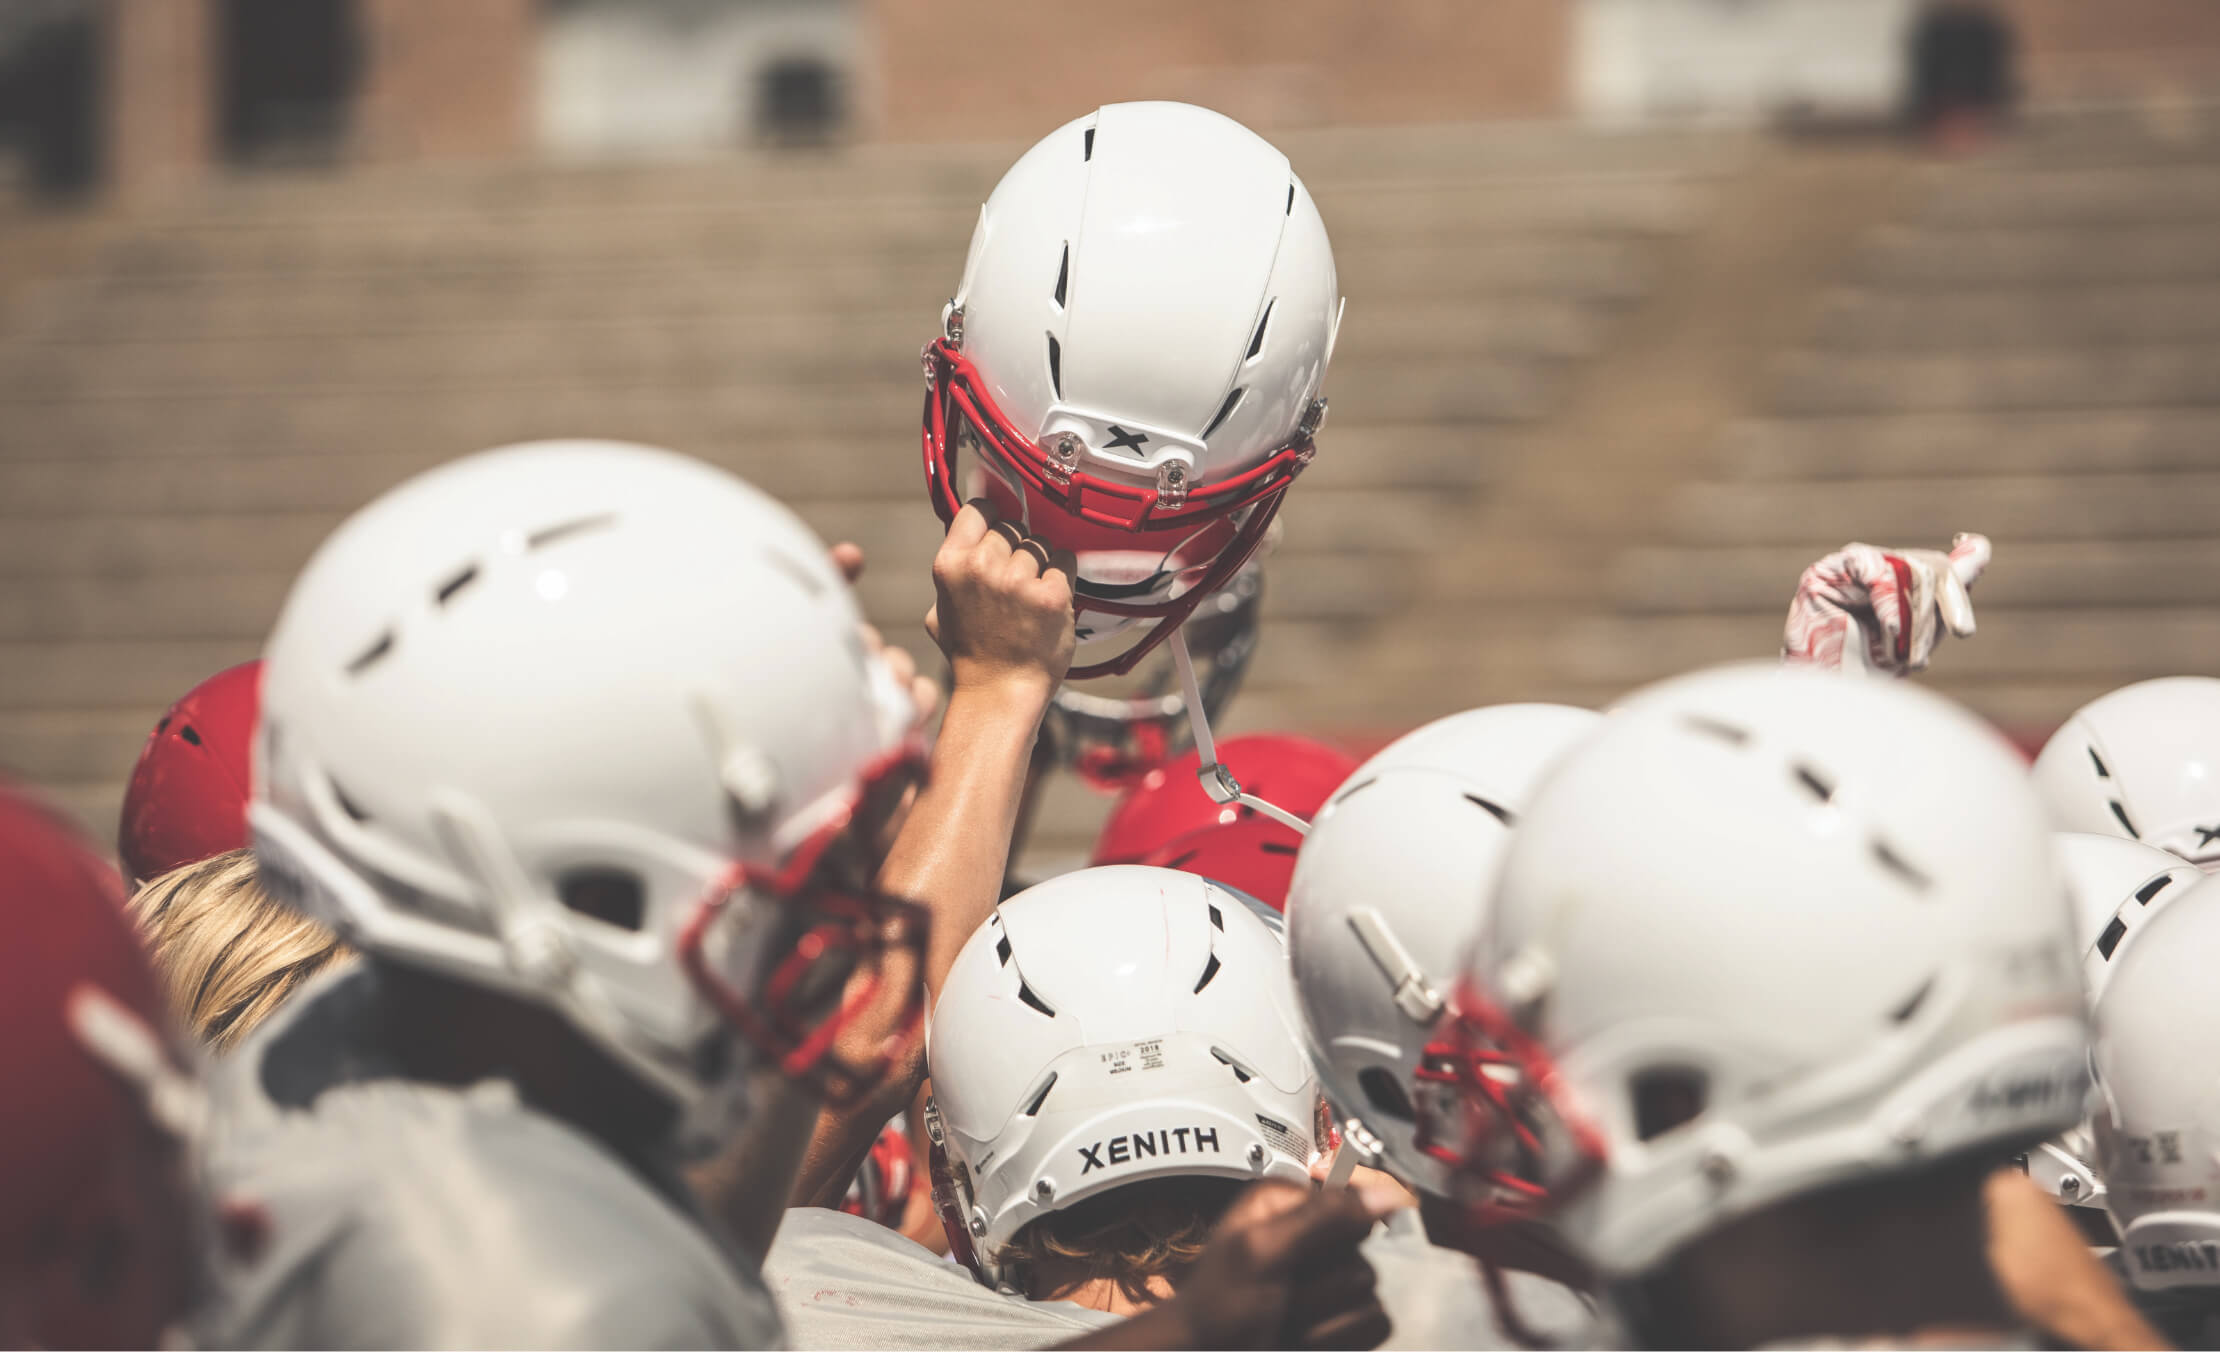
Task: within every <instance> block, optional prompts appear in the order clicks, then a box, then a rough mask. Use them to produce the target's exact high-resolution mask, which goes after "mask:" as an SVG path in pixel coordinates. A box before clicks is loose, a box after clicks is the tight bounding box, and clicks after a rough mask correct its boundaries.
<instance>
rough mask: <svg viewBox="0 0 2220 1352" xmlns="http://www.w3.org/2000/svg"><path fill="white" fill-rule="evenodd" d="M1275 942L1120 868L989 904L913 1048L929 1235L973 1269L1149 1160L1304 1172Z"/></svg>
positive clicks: (1245, 913)
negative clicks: (922, 1097) (938, 1232)
mask: <svg viewBox="0 0 2220 1352" xmlns="http://www.w3.org/2000/svg"><path fill="white" fill-rule="evenodd" d="M1295 1019H1296V1014H1295V993H1294V991H1293V989H1292V988H1291V986H1290V984H1289V982H1288V978H1287V958H1286V954H1285V952H1284V951H1283V950H1282V949H1281V947H1280V941H1279V939H1278V938H1277V937H1275V936H1274V935H1273V933H1272V932H1271V931H1270V930H1269V929H1267V928H1266V927H1265V925H1264V922H1263V921H1261V920H1259V919H1258V918H1257V917H1256V916H1255V915H1254V914H1253V913H1252V912H1251V910H1250V908H1249V907H1248V906H1246V905H1244V904H1243V903H1242V902H1241V901H1239V900H1238V899H1236V897H1235V896H1234V894H1232V893H1230V892H1227V891H1225V890H1224V889H1222V888H1220V887H1218V886H1216V885H1215V884H1213V883H1210V882H1208V881H1206V880H1204V879H1202V878H1198V877H1196V876H1195V875H1194V874H1191V873H1180V872H1177V871H1174V870H1172V869H1162V868H1148V867H1145V866H1142V865H1138V864H1119V865H1109V866H1105V867H1102V868H1090V869H1081V870H1079V871H1078V872H1076V873H1067V874H1064V875H1063V876H1061V877H1058V878H1052V879H1050V880H1049V881H1048V882H1045V883H1042V884H1040V885H1039V886H1037V887H1032V888H1028V889H1027V890H1026V891H1024V892H1021V893H1019V894H1018V895H1017V896H1014V897H1012V898H1010V899H1009V900H1008V901H1005V902H1003V903H1002V905H1001V907H1000V908H999V909H998V910H997V911H996V912H995V913H994V915H992V916H990V917H988V919H987V923H986V924H984V925H982V926H981V927H980V928H979V931H978V932H977V933H975V934H973V935H972V936H971V940H970V942H968V943H966V944H965V945H964V948H963V951H962V952H960V953H958V954H957V955H956V963H955V966H954V967H953V968H951V969H950V971H949V974H948V980H947V982H946V984H945V985H944V986H943V987H942V989H941V992H940V995H939V998H938V1000H937V1001H936V1002H935V1004H934V1007H933V1015H932V1022H931V1025H930V1027H929V1029H928V1033H927V1041H926V1046H927V1049H928V1053H929V1059H930V1063H931V1071H932V1079H933V1107H934V1111H933V1113H932V1116H931V1122H932V1126H933V1130H934V1131H935V1133H936V1134H937V1136H938V1144H939V1145H940V1147H941V1148H942V1150H943V1151H944V1152H945V1155H946V1157H947V1158H946V1170H945V1173H944V1174H943V1176H942V1177H940V1178H937V1179H936V1180H935V1187H936V1190H937V1195H938V1198H939V1200H940V1202H941V1214H942V1219H943V1221H944V1223H945V1224H946V1225H947V1226H948V1230H949V1242H950V1244H951V1246H952V1247H953V1248H954V1250H955V1252H957V1253H958V1254H959V1255H964V1256H967V1257H968V1258H969V1260H970V1261H971V1262H972V1265H973V1267H974V1269H975V1270H976V1271H978V1273H979V1274H980V1275H981V1276H982V1277H983V1278H985V1279H986V1280H988V1281H990V1282H992V1281H998V1280H999V1279H1000V1277H1001V1271H1002V1264H1001V1261H1000V1255H1001V1252H1002V1250H1003V1247H1004V1245H1006V1244H1007V1243H1008V1242H1009V1240H1010V1239H1011V1237H1012V1236H1014V1235H1016V1234H1017V1233H1018V1231H1020V1230H1022V1229H1024V1228H1025V1226H1026V1225H1027V1224H1028V1223H1029V1222H1031V1221H1032V1220H1034V1219H1035V1218H1036V1217H1039V1216H1044V1215H1047V1214H1049V1213H1050V1212H1053V1211H1058V1210H1061V1209H1062V1208H1064V1207H1068V1206H1071V1205H1073V1204H1074V1203H1077V1202H1080V1201H1083V1200H1085V1199H1087V1198H1089V1197H1092V1196H1095V1195H1096V1194H1098V1193H1101V1192H1103V1191H1105V1190H1106V1189H1110V1188H1115V1187H1119V1186H1122V1185H1124V1184H1127V1183H1134V1182H1138V1181H1140V1180H1142V1179H1147V1178H1158V1177H1163V1176H1167V1175H1191V1176H1197V1177H1208V1178H1229V1179H1257V1178H1281V1179H1286V1180H1289V1181H1291V1182H1297V1183H1301V1182H1304V1181H1305V1180H1307V1179H1308V1178H1309V1169H1310V1163H1311V1159H1312V1156H1313V1155H1314V1154H1315V1153H1316V1150H1317V1143H1316V1133H1317V1116H1318V1082H1317V1080H1316V1079H1315V1078H1314V1077H1313V1076H1312V1074H1311V1069H1310V1064H1309V1062H1308V1061H1307V1060H1306V1059H1305V1057H1304V1056H1303V1049H1302V1044H1301V1042H1300V1040H1299V1038H1298V1035H1297V1033H1296V1031H1295Z"/></svg>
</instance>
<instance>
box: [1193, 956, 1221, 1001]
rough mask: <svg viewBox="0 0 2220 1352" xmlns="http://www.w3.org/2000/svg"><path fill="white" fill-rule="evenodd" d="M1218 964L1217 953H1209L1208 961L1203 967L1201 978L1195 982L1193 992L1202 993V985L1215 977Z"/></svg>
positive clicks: (1205, 984)
mask: <svg viewBox="0 0 2220 1352" xmlns="http://www.w3.org/2000/svg"><path fill="white" fill-rule="evenodd" d="M1219 966H1220V964H1219V962H1218V955H1217V954H1215V953H1213V954H1211V955H1210V961H1209V963H1208V964H1206V965H1205V966H1204V967H1203V974H1202V979H1201V980H1199V981H1197V982H1196V983H1195V994H1197V995H1200V994H1202V992H1203V987H1205V986H1207V985H1209V984H1210V983H1211V982H1212V981H1214V980H1216V979H1217V976H1218V968H1219Z"/></svg>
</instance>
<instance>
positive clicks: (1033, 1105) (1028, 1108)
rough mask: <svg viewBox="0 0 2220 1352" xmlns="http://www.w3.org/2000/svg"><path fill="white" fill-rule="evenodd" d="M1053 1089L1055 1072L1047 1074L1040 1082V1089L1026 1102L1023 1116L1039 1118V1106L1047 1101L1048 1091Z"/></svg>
mask: <svg viewBox="0 0 2220 1352" xmlns="http://www.w3.org/2000/svg"><path fill="white" fill-rule="evenodd" d="M1055 1087H1056V1072H1055V1071H1053V1070H1052V1071H1050V1072H1049V1073H1048V1078H1047V1079H1045V1080H1043V1081H1041V1087H1040V1089H1039V1090H1037V1091H1036V1092H1035V1093H1034V1095H1033V1097H1032V1098H1030V1099H1028V1100H1026V1103H1025V1113H1024V1115H1025V1116H1027V1117H1038V1116H1040V1112H1041V1104H1042V1103H1043V1102H1045V1101H1046V1100H1047V1098H1048V1091H1049V1090H1051V1089H1054V1088H1055Z"/></svg>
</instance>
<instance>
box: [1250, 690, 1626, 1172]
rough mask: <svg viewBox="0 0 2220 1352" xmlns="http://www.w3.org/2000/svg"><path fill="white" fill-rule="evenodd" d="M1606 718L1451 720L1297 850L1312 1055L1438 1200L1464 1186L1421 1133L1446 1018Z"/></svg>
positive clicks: (1410, 746)
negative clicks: (1522, 860) (1525, 835)
mask: <svg viewBox="0 0 2220 1352" xmlns="http://www.w3.org/2000/svg"><path fill="white" fill-rule="evenodd" d="M1602 721H1603V716H1602V715H1600V714H1597V713H1595V712H1593V711H1591V710H1587V709H1575V708H1572V707H1570V706H1567V705H1562V704H1502V705H1495V706H1492V707H1489V708H1483V709H1471V710H1467V711H1466V712H1464V713H1461V714H1452V715H1450V716H1449V717H1447V718H1443V719H1438V720H1436V721H1435V722H1432V723H1429V724H1427V725H1426V726H1425V727H1422V728H1420V729H1418V730H1417V731H1415V732H1412V733H1409V734H1407V735H1405V736H1404V737H1402V738H1401V739H1399V740H1398V741H1396V742H1393V743H1391V744H1390V745H1389V746H1388V747H1387V748H1386V749H1384V750H1382V751H1381V752H1380V753H1379V754H1378V755H1376V756H1374V757H1373V758H1372V759H1371V760H1369V761H1366V762H1365V763H1364V764H1363V765H1362V766H1360V767H1359V768H1358V769H1357V771H1356V773H1354V774H1352V775H1351V776H1350V777H1349V779H1348V781H1347V782H1346V783H1345V784H1343V785H1342V786H1341V787H1340V788H1339V789H1337V790H1335V791H1334V795H1333V797H1332V798H1330V799H1328V800H1327V802H1326V805H1325V807H1323V808H1322V809H1320V811H1319V813H1318V818H1317V820H1315V821H1313V822H1312V823H1311V829H1310V834H1309V836H1307V837H1305V838H1304V841H1303V847H1302V852H1301V853H1300V854H1299V855H1298V856H1297V857H1296V862H1295V878H1294V882H1293V884H1292V885H1291V886H1290V889H1289V894H1288V908H1287V917H1288V920H1287V924H1288V941H1287V942H1288V958H1289V961H1290V962H1291V963H1292V964H1293V966H1294V969H1295V991H1296V995H1297V998H1298V999H1299V1000H1300V1001H1301V1004H1302V1011H1303V1029H1304V1034H1305V1036H1306V1039H1307V1042H1308V1045H1309V1047H1310V1051H1311V1059H1312V1061H1313V1062H1314V1063H1315V1064H1316V1065H1317V1067H1318V1075H1319V1079H1320V1081H1321V1082H1322V1083H1323V1084H1324V1086H1325V1089H1326V1096H1327V1097H1328V1098H1329V1099H1331V1100H1332V1101H1333V1103H1334V1105H1335V1107H1336V1109H1337V1110H1338V1111H1339V1112H1340V1114H1341V1117H1342V1130H1343V1133H1344V1135H1345V1136H1346V1137H1348V1138H1349V1139H1350V1140H1351V1141H1352V1142H1353V1143H1355V1144H1357V1145H1358V1146H1360V1147H1361V1148H1363V1149H1365V1150H1366V1151H1368V1152H1371V1153H1374V1154H1377V1155H1378V1156H1380V1157H1381V1159H1382V1160H1383V1161H1384V1163H1383V1166H1382V1167H1384V1168H1386V1169H1388V1170H1389V1171H1390V1172H1392V1173H1393V1174H1395V1176H1396V1177H1398V1178H1400V1179H1402V1180H1403V1181H1404V1182H1406V1183H1409V1184H1412V1185H1413V1186H1416V1187H1419V1188H1422V1189H1424V1190H1425V1191H1427V1192H1431V1193H1434V1194H1436V1195H1439V1196H1447V1195H1449V1192H1450V1181H1449V1177H1448V1171H1447V1169H1446V1167H1445V1166H1443V1165H1442V1164H1441V1163H1440V1162H1439V1161H1437V1160H1435V1159H1433V1158H1432V1157H1431V1156H1429V1155H1427V1154H1426V1153H1425V1152H1423V1151H1422V1150H1420V1149H1419V1148H1418V1146H1417V1143H1416V1141H1415V1140H1414V1133H1415V1131H1416V1123H1415V1121H1414V1120H1413V1108H1412V1105H1413V1103H1414V1101H1415V1099H1414V1094H1415V1092H1416V1091H1415V1088H1414V1086H1415V1080H1414V1075H1415V1072H1416V1071H1417V1069H1418V1064H1419V1060H1420V1056H1421V1054H1422V1053H1423V1051H1424V1050H1425V1047H1426V1043H1427V1040H1428V1035H1429V1033H1430V1031H1431V1030H1432V1027H1433V1023H1434V1018H1435V1016H1436V1015H1437V1014H1439V1013H1440V1011H1441V1007H1442V1001H1443V1000H1444V999H1445V998H1446V997H1447V996H1448V995H1449V994H1450V993H1451V992H1452V991H1453V990H1454V989H1455V988H1456V977H1457V961H1458V959H1459V958H1460V956H1461V955H1463V954H1464V952H1465V951H1466V950H1467V949H1468V948H1470V947H1471V944H1472V939H1473V936H1474V934H1475V933H1476V932H1477V930H1478V929H1479V926H1480V921H1481V917H1482V915H1483V914H1484V906H1485V901H1486V897H1487V895H1488V891H1489V889H1490V888H1491V887H1492V886H1493V883H1494V875H1495V867H1496V864H1497V862H1498V861H1499V859H1500V858H1501V856H1502V853H1503V847H1504V845H1505V843H1506V842H1507V841H1508V840H1509V839H1510V835H1511V828H1512V825H1513V824H1514V823H1515V822H1516V820H1517V817H1518V814H1519V813H1521V812H1523V811H1524V810H1525V808H1526V802H1527V797H1528V795H1529V794H1530V793H1531V792H1532V791H1533V788H1534V785H1535V784H1536V782H1537V781H1539V780H1540V778H1541V776H1542V774H1543V772H1544V771H1545V770H1547V769H1548V768H1549V766H1550V765H1551V764H1553V763H1554V762H1555V761H1556V759H1557V758H1558V757H1559V756H1560V755H1562V754H1563V753H1564V751H1565V749H1566V748H1567V747H1569V746H1571V745H1572V744H1573V743H1574V742H1575V741H1577V740H1579V739H1580V738H1581V737H1584V736H1586V735H1587V734H1588V733H1589V732H1591V731H1593V730H1594V728H1595V727H1596V726H1597V725H1598V724H1600V723H1601V722H1602Z"/></svg>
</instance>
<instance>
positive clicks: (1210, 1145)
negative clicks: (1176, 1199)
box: [1079, 1127, 1225, 1175]
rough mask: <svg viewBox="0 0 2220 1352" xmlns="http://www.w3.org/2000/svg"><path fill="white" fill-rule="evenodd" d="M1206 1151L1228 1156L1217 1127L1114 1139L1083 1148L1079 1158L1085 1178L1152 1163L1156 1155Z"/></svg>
mask: <svg viewBox="0 0 2220 1352" xmlns="http://www.w3.org/2000/svg"><path fill="white" fill-rule="evenodd" d="M1205 1150H1207V1151H1209V1152H1210V1153H1211V1154H1213V1155H1222V1154H1224V1153H1225V1151H1224V1149H1223V1148H1221V1147H1220V1146H1219V1144H1218V1129H1217V1128H1216V1127H1170V1128H1164V1129H1160V1130H1157V1131H1135V1132H1128V1133H1126V1134H1125V1135H1123V1136H1113V1137H1111V1138H1110V1139H1109V1140H1107V1141H1097V1142H1095V1143H1094V1144H1093V1145H1083V1146H1080V1147H1079V1158H1080V1159H1081V1160H1083V1161H1084V1163H1082V1164H1081V1165H1080V1166H1079V1172H1080V1173H1081V1174H1082V1175H1085V1174H1091V1173H1093V1172H1094V1171H1095V1170H1097V1169H1107V1168H1109V1167H1110V1165H1112V1164H1131V1163H1133V1162H1134V1161H1135V1160H1142V1159H1148V1158H1150V1157H1152V1156H1155V1155H1172V1154H1180V1155H1199V1154H1201V1153H1203V1152H1204V1151H1205ZM1105 1151H1107V1152H1108V1155H1109V1163H1107V1164H1106V1163H1104V1162H1103V1155H1104V1153H1105Z"/></svg>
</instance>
